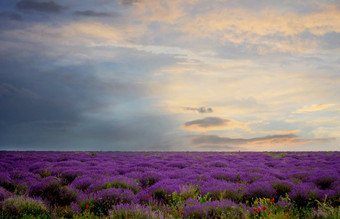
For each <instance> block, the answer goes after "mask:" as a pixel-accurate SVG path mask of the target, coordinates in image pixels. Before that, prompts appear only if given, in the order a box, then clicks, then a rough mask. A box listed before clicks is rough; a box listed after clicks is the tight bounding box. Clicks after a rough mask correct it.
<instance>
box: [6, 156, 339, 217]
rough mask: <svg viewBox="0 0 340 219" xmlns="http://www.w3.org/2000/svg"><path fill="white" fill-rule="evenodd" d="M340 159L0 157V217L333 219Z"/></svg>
mask: <svg viewBox="0 0 340 219" xmlns="http://www.w3.org/2000/svg"><path fill="white" fill-rule="evenodd" d="M339 174H340V152H285V153H279V152H275V153H271V152H268V153H265V152H262V153H260V152H240V153H224V152H5V151H2V152H0V206H1V208H0V209H1V213H0V215H1V218H287V217H289V218H339V217H340V213H339V211H340V176H339Z"/></svg>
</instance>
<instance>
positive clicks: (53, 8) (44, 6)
mask: <svg viewBox="0 0 340 219" xmlns="http://www.w3.org/2000/svg"><path fill="white" fill-rule="evenodd" d="M16 7H17V8H18V9H21V10H35V11H42V12H48V13H59V12H61V11H62V10H64V9H65V7H64V6H62V5H59V4H57V3H55V2H54V1H47V2H44V1H37V0H21V1H19V2H18V3H17V4H16Z"/></svg>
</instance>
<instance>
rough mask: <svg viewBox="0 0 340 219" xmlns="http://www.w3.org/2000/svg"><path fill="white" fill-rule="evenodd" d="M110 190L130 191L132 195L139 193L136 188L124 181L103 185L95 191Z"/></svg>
mask: <svg viewBox="0 0 340 219" xmlns="http://www.w3.org/2000/svg"><path fill="white" fill-rule="evenodd" d="M111 188H121V189H130V190H131V191H133V192H134V193H137V192H139V190H138V189H137V188H136V187H134V186H132V185H129V184H127V183H126V182H124V181H112V182H107V183H104V184H103V185H101V186H99V187H98V188H96V189H95V191H99V190H102V189H111Z"/></svg>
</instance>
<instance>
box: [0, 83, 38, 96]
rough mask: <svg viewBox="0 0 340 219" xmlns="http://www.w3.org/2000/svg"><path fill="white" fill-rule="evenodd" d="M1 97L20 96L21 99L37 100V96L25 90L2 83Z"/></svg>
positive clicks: (0, 86)
mask: <svg viewBox="0 0 340 219" xmlns="http://www.w3.org/2000/svg"><path fill="white" fill-rule="evenodd" d="M2 96H22V97H29V98H39V96H38V95H37V94H36V93H35V92H33V91H31V90H29V89H26V88H20V89H18V88H16V87H14V86H13V85H10V84H7V83H2V84H0V97H2Z"/></svg>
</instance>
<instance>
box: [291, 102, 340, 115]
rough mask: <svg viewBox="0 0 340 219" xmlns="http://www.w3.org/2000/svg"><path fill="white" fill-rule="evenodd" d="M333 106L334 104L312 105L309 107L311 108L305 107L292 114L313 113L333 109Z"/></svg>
mask: <svg viewBox="0 0 340 219" xmlns="http://www.w3.org/2000/svg"><path fill="white" fill-rule="evenodd" d="M333 106H336V104H314V105H311V106H305V107H303V108H301V109H298V110H296V111H295V112H293V113H306V112H315V111H320V110H324V109H328V108H330V107H333Z"/></svg>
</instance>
